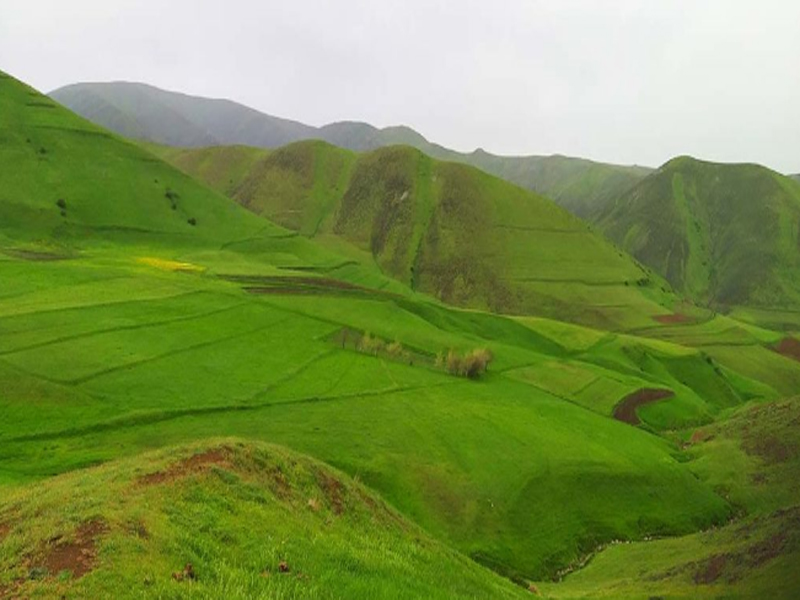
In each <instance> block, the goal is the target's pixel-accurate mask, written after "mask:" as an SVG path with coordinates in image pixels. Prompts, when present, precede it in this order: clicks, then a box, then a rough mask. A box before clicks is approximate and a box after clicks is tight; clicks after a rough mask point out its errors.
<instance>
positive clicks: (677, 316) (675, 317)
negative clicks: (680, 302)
mask: <svg viewBox="0 0 800 600" xmlns="http://www.w3.org/2000/svg"><path fill="white" fill-rule="evenodd" d="M653 320H654V321H658V322H659V323H662V324H664V325H675V324H677V323H687V322H689V321H691V320H692V319H691V318H690V317H687V316H686V315H684V314H681V313H674V314H671V315H656V316H655V317H653Z"/></svg>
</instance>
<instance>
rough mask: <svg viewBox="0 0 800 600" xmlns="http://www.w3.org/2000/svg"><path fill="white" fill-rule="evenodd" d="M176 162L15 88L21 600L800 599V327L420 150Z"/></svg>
mask: <svg viewBox="0 0 800 600" xmlns="http://www.w3.org/2000/svg"><path fill="white" fill-rule="evenodd" d="M151 150H152V149H148V148H143V147H141V146H139V145H135V144H133V143H131V142H128V141H126V140H124V139H122V138H119V137H117V136H116V135H114V134H111V133H108V132H106V131H105V130H102V129H100V128H98V127H96V126H95V125H92V124H91V123H89V122H87V121H84V120H83V119H81V118H79V117H77V116H75V115H73V114H71V113H69V112H68V111H66V110H65V109H63V108H62V107H60V106H59V105H57V104H56V103H55V102H53V101H52V100H49V99H48V98H46V97H44V96H42V95H41V94H39V93H38V92H36V91H35V90H32V89H31V88H28V87H27V86H25V85H23V84H21V83H20V82H18V81H16V80H14V79H12V78H10V77H9V76H5V75H2V76H0V161H2V164H4V165H13V168H9V169H3V170H2V171H0V281H1V282H2V288H1V289H0V415H2V418H1V419H0V597H17V596H22V597H46V598H47V597H58V598H60V597H68V598H82V597H178V598H180V597H197V598H204V597H231V598H253V597H263V598H295V597H307V598H354V597H369V598H383V597H385V598H404V597H420V598H450V597H467V598H469V597H474V598H505V597H508V598H514V597H530V594H531V593H535V594H540V595H545V596H546V597H552V598H562V597H563V598H573V597H576V598H578V597H611V598H614V597H630V598H639V597H652V596H663V597H721V596H722V595H723V594H727V595H728V596H730V597H739V596H740V597H747V595H748V594H757V593H759V592H760V591H761V592H763V593H768V592H769V593H770V594H771V595H772V597H780V596H781V595H783V596H784V597H787V598H788V597H791V596H790V595H787V592H788V591H791V589H790V587H787V586H791V585H792V584H793V581H794V580H792V579H791V578H790V577H789V575H791V566H792V565H793V564H796V562H795V561H796V559H797V556H798V543H800V540H798V537H797V536H796V535H795V534H794V533H791V532H792V531H793V530H792V528H793V527H795V526H796V514H797V506H798V496H797V492H798V490H797V489H796V486H795V485H794V483H792V482H795V481H796V478H795V477H794V475H795V469H796V467H797V464H796V463H797V456H798V452H799V451H800V443H798V442H799V441H800V440H798V436H797V431H796V427H790V426H788V425H787V424H789V423H796V413H797V402H796V400H788V398H790V397H792V396H796V394H797V392H798V390H800V362H798V361H797V360H794V359H793V358H791V357H790V356H787V355H786V353H785V352H784V353H783V354H781V353H780V352H778V351H777V350H776V347H777V346H776V345H777V344H779V343H780V342H782V341H785V340H786V339H795V340H796V339H797V338H796V337H793V336H796V331H797V329H794V330H792V329H788V330H787V329H786V328H784V329H781V330H779V329H777V328H774V329H773V328H770V327H769V324H765V322H764V321H763V320H761V319H759V318H755V317H754V318H746V316H747V315H745V314H742V315H741V316H739V315H737V314H732V315H719V314H715V313H713V312H712V311H711V310H709V309H706V308H702V307H692V308H688V307H686V306H685V303H684V301H683V300H681V299H680V296H679V295H678V294H676V293H674V292H673V291H672V289H671V288H670V287H669V284H668V283H667V282H666V281H665V280H663V279H661V278H660V277H659V276H658V275H655V274H653V273H651V272H649V271H648V270H647V269H646V268H645V267H643V266H641V265H639V264H638V263H637V262H636V261H635V260H634V259H632V258H630V257H629V256H627V255H626V254H624V253H623V252H622V251H620V250H618V249H617V248H616V247H614V246H613V245H612V244H611V243H610V242H608V241H606V240H605V239H603V238H601V237H600V236H599V235H598V234H596V233H594V232H593V231H592V230H591V229H590V228H589V227H588V226H587V225H585V224H584V223H583V222H581V221H579V220H578V219H577V218H575V217H572V216H571V215H569V214H567V213H566V212H564V211H563V210H562V209H560V208H558V207H557V206H556V205H554V204H553V203H552V202H550V201H548V200H547V199H546V198H544V197H541V196H537V195H535V194H532V193H529V192H527V191H524V190H522V189H520V188H516V187H514V186H512V185H511V184H508V183H505V182H503V181H501V180H499V179H495V178H493V177H490V176H488V175H485V174H483V173H482V172H480V171H477V170H475V169H471V168H469V167H465V166H463V165H455V164H450V163H440V162H437V161H434V160H433V159H430V158H428V157H427V156H425V155H423V154H421V153H420V152H418V151H416V150H412V149H409V148H406V147H392V148H387V149H382V150H379V151H376V152H372V153H367V154H355V153H351V152H349V151H344V150H339V149H337V148H334V147H332V146H329V145H326V144H323V143H318V142H303V143H300V144H295V145H292V146H289V147H286V148H283V149H280V150H277V151H274V152H261V151H256V150H252V149H248V148H244V147H233V148H224V149H211V150H208V149H207V150H197V151H180V150H169V151H168V150H165V149H162V148H156V149H154V152H155V153H154V152H151ZM158 156H166V157H167V158H169V160H171V161H173V162H175V163H176V164H178V165H179V166H180V167H181V168H182V169H184V170H185V171H186V172H184V171H181V170H178V169H177V168H175V167H174V166H171V165H170V164H168V163H166V162H163V161H162V160H161V159H160V158H159V157H158ZM195 171H196V173H197V177H198V179H197V180H196V179H193V178H192V177H191V176H190V175H189V174H187V173H189V172H195ZM487 223H488V225H487ZM576 240H579V241H576ZM490 309H491V310H490ZM676 314H680V315H682V316H681V318H673V317H675V315H676ZM656 317H661V318H660V319H658V318H656ZM665 317H666V318H665ZM684 317H686V318H684ZM367 334H369V337H370V338H372V339H377V340H379V342H378V345H377V346H375V348H376V349H374V350H372V349H371V348H366V347H364V346H360V345H359V344H358V343H357V342H352V343H348V341H347V340H348V336H349V338H350V339H354V340H358V339H363V338H364V337H366V335H367ZM353 336H355V337H353ZM392 345H394V347H395V348H399V349H401V350H400V351H394V352H392V351H390V347H391V346H392ZM378 347H380V348H381V349H378ZM476 349H486V350H488V351H490V352H491V355H492V356H493V359H492V361H491V363H490V364H489V366H488V370H487V371H486V373H485V374H483V375H482V376H481V377H478V378H474V379H471V378H465V377H460V376H457V375H454V374H452V373H451V372H449V371H448V369H447V367H446V364H443V361H442V358H441V357H442V356H444V355H446V354H447V353H448V352H449V351H450V350H453V351H456V352H459V353H467V352H470V351H472V350H476ZM642 390H668V391H669V392H670V396H669V397H668V398H665V399H662V400H660V401H657V402H652V403H648V404H643V405H642V406H638V407H637V406H634V407H633V409H632V411H633V415H634V416H636V421H637V422H636V423H630V422H624V421H623V420H620V419H619V418H615V415H617V416H618V413H617V411H618V409H619V407H620V405H621V403H623V402H624V401H626V399H629V398H631V397H633V398H636V397H637V394H638V393H639V392H640V391H642ZM776 411H777V412H776ZM792 419H794V421H792ZM752 423H755V425H752ZM754 429H756V430H757V431H756V433H754ZM763 440H774V443H773V442H769V443H767V446H768V447H766V448H762V447H761V446H759V444H762V441H763ZM776 448H777V449H776ZM764 465H767V466H764ZM736 466H741V469H737V468H734V467H736ZM746 527H750V529H751V530H752V531H753V533H752V538H747V539H744V538H743V537H742V535H740V528H746ZM781 530H787V531H789V532H790V533H789V534H787V535H786V537H785V538H784V539H782V540H781V541H780V543H772V542H774V541H775V540H774V539H773V538H774V536H775V535H776V532H777V531H781ZM762 542H764V543H766V542H770V543H771V545H769V544H767V545H769V550H768V551H764V552H762V553H761V554H758V556H757V557H756V558H752V556H751V555H752V552H751V547H753V546H756V545H757V544H758V543H762ZM603 548H605V549H604V550H602V549H603ZM759 548H760V546H759ZM598 551H599V553H598ZM716 555H724V556H728V555H731V556H733V557H739V556H740V555H741V556H743V557H745V558H741V560H739V559H737V558H731V559H730V560H728V559H725V564H724V565H722V567H720V568H717V567H716V566H715V567H714V568H713V569H711V573H710V574H708V575H706V571H703V569H704V568H706V567H707V565H705V563H704V562H703V561H710V560H712V559H714V560H716V561H717V562H718V563H721V562H722V559H715V558H714V556H716ZM590 559H591V560H590ZM587 561H588V564H587ZM284 563H285V564H284ZM609 563H610V564H612V565H613V567H612V566H603V565H606V564H609ZM689 563H693V566H689V567H686V565H687V564H689ZM694 563H697V564H694ZM701 563H702V564H701ZM187 564H191V565H192V567H191V569H189V568H188V567H186V565H187ZM282 564H283V566H282ZM715 565H716V563H715ZM684 567H685V568H684ZM656 571H657V572H658V573H661V574H663V573H666V575H665V576H664V577H660V578H659V577H655V576H654V577H650V575H652V573H653V572H656ZM699 571H702V573H701V575H702V576H700V577H699V578H698V577H695V574H696V573H697V572H699ZM717 571H718V572H717ZM562 579H563V581H561V580H562ZM739 582H742V583H741V585H740V583H739ZM781 586H783V587H781ZM795 589H796V588H795ZM698 590H699V591H698ZM692 591H694V592H696V594H695V596H692V595H691V593H690V592H692ZM726 597H727V596H726Z"/></svg>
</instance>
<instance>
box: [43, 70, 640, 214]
mask: <svg viewBox="0 0 800 600" xmlns="http://www.w3.org/2000/svg"><path fill="white" fill-rule="evenodd" d="M50 96H51V97H52V98H54V99H55V100H57V101H58V102H60V103H62V104H64V105H65V106H67V107H68V108H70V109H71V110H73V111H75V112H76V113H78V114H80V115H82V116H84V117H85V118H87V119H89V120H90V121H93V122H95V123H97V124H98V125H101V126H102V127H105V128H108V129H110V130H112V131H115V132H117V133H119V134H120V135H124V136H126V137H129V138H133V139H137V140H142V141H148V142H154V143H157V144H164V145H168V146H178V147H187V148H191V147H201V146H214V145H248V146H255V147H260V148H277V147H279V146H283V145H285V144H288V143H291V142H295V141H300V140H308V139H320V140H324V141H327V142H328V143H330V144H333V145H335V146H339V147H341V148H346V149H349V150H354V151H358V152H366V151H371V150H376V149H378V148H382V147H385V146H395V145H405V146H411V147H413V148H416V149H418V150H421V151H422V152H423V153H425V154H427V155H428V156H432V157H433V158H437V159H440V160H447V161H451V162H460V163H465V164H469V165H472V166H475V167H478V168H480V169H482V170H484V171H486V172H487V173H491V174H493V175H495V176H497V177H501V178H502V179H506V180H507V181H510V182H512V183H515V184H517V185H519V186H522V187H524V188H526V189H530V190H533V191H535V192H538V193H540V194H543V195H545V196H548V197H550V198H552V199H553V200H556V201H557V202H558V203H560V204H561V205H562V206H564V207H565V208H567V209H568V210H570V211H571V212H573V213H575V214H577V215H578V216H581V217H590V216H592V215H593V214H595V213H596V212H597V211H598V210H600V209H599V208H598V207H600V206H603V205H605V204H606V203H607V202H608V201H609V200H611V199H614V198H615V197H617V196H619V195H620V194H622V193H624V192H625V191H627V190H628V188H630V187H632V186H633V184H635V183H636V182H638V181H639V180H640V179H641V178H642V177H644V176H645V175H646V174H647V173H649V172H650V169H646V168H644V167H628V166H620V165H608V164H604V163H598V162H593V161H589V160H585V159H577V158H570V157H565V156H519V157H514V156H497V155H493V154H489V153H488V152H485V151H483V150H476V151H475V152H472V153H460V152H456V151H454V150H450V149H448V148H445V147H443V146H440V145H439V144H435V143H432V142H429V141H428V140H427V139H425V138H424V137H423V136H422V135H420V134H419V133H417V132H416V131H414V130H413V129H410V128H409V127H404V126H399V127H386V128H383V129H378V128H376V127H373V126H372V125H369V124H367V123H360V122H356V121H344V122H338V123H331V124H329V125H325V126H323V127H319V128H315V127H311V126H307V125H303V124H300V123H297V122H293V121H287V120H285V119H279V118H277V117H273V116H270V115H267V114H264V113H261V112H258V111H255V110H253V109H251V108H248V107H246V106H243V105H240V104H237V103H235V102H231V101H227V100H211V99H207V98H200V97H195V96H187V95H185V94H179V93H175V92H167V91H164V90H160V89H158V88H155V87H152V86H148V85H145V84H139V83H125V82H116V83H79V84H74V85H70V86H66V87H63V88H60V89H58V90H55V91H53V92H51V93H50Z"/></svg>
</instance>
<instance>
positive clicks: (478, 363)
mask: <svg viewBox="0 0 800 600" xmlns="http://www.w3.org/2000/svg"><path fill="white" fill-rule="evenodd" d="M492 358H493V356H492V353H491V351H489V350H488V349H486V348H475V349H474V350H472V351H470V352H467V353H466V354H465V355H463V356H461V355H459V354H458V353H457V352H456V351H455V350H450V351H449V352H448V353H447V359H446V366H447V371H448V373H450V374H452V375H457V376H459V377H469V378H470V379H477V378H478V377H480V376H481V375H483V374H484V373H485V372H486V369H487V368H488V367H489V363H490V362H492Z"/></svg>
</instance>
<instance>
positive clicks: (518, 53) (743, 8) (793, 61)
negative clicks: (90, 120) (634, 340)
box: [0, 0, 800, 172]
mask: <svg viewBox="0 0 800 600" xmlns="http://www.w3.org/2000/svg"><path fill="white" fill-rule="evenodd" d="M0 69H3V70H7V71H9V72H10V73H11V74H13V75H14V76H16V77H18V78H20V79H22V80H24V81H26V82H28V83H30V84H31V85H33V86H35V87H37V88H39V89H41V90H42V91H51V90H52V89H54V88H57V87H59V86H62V85H66V84H68V83H74V82H79V81H110V80H128V81H142V82H146V83H150V84H153V85H156V86H159V87H164V88H167V89H171V90H176V91H182V92H186V93H190V94H198V95H204V96H213V97H222V98H230V99H232V100H236V101H238V102H242V103H244V104H247V105H249V106H252V107H254V108H257V109H259V110H262V111H264V112H267V113H270V114H274V115H277V116H282V117H287V118H292V119H296V120H299V121H303V122H306V123H310V124H313V125H321V124H324V123H328V122H331V121H337V120H344V119H351V120H363V121H368V122H370V123H373V124H374V125H378V126H385V125H392V124H406V125H409V126H411V127H413V128H415V129H417V130H418V131H419V132H420V133H422V134H423V135H425V136H426V137H427V138H428V139H430V140H432V141H436V142H439V143H441V144H444V145H446V146H450V147H453V148H455V149H458V150H463V151H470V150H473V149H475V148H477V147H482V148H484V149H486V150H488V151H491V152H495V153H500V154H553V153H560V154H567V155H575V156H585V157H589V158H594V159H597V160H603V161H609V162H621V163H638V164H646V165H651V166H657V165H659V164H661V163H663V162H665V161H666V160H667V159H669V158H670V157H672V156H675V155H678V154H691V155H694V156H697V157H700V158H706V159H710V160H721V161H754V162H760V163H763V164H766V165H768V166H771V167H773V168H775V169H778V170H780V171H784V172H800V1H798V0H758V1H752V0H743V1H739V0H660V1H656V0H652V1H650V0H639V1H634V0H603V1H600V0H597V1H589V0H585V1H579V0H574V1H570V0H547V1H537V0H527V1H526V0H513V1H512V0H506V1H504V0H482V1H472V0H452V1H445V0H398V1H394V0H385V1H379V0H280V1H272V0H263V1H246V0H208V1H206V0H192V1H190V0H168V1H167V0H159V1H138V2H136V1H132V0H102V1H88V0H69V1H66V0H57V1H54V0H37V1H35V2H33V1H31V0H0Z"/></svg>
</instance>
